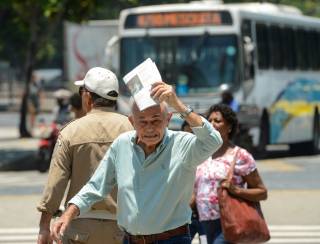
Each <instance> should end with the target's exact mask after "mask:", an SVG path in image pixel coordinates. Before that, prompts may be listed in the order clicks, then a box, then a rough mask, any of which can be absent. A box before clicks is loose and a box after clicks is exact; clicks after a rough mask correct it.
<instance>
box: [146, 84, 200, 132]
mask: <svg viewBox="0 0 320 244" xmlns="http://www.w3.org/2000/svg"><path fill="white" fill-rule="evenodd" d="M150 95H151V97H152V98H153V99H155V100H157V101H159V102H166V103H167V104H168V105H169V106H170V107H172V108H173V109H174V110H175V111H176V112H178V113H184V112H186V109H187V106H186V105H184V104H183V102H182V101H181V100H180V99H179V98H178V96H177V94H176V93H175V91H174V89H173V87H172V86H170V85H168V84H166V83H164V82H162V81H159V82H155V83H154V84H152V89H151V93H150ZM185 120H186V121H187V122H188V123H189V125H190V126H191V127H196V126H202V124H203V123H202V119H201V117H200V116H199V115H198V114H196V113H190V114H189V116H187V118H185Z"/></svg>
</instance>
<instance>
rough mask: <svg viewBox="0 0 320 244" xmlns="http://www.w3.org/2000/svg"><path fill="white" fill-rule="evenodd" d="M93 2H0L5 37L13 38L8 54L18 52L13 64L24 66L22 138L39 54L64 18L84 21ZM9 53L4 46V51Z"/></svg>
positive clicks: (61, 0)
mask: <svg viewBox="0 0 320 244" xmlns="http://www.w3.org/2000/svg"><path fill="white" fill-rule="evenodd" d="M95 4H96V1H94V0H82V1H77V0H24V1H20V0H11V1H8V0H6V1H2V2H1V5H0V7H1V10H0V20H3V22H6V24H7V25H6V30H7V31H8V32H9V30H10V33H8V34H9V35H8V36H6V38H8V39H9V40H12V41H14V42H13V45H10V46H11V48H12V49H14V50H13V51H14V52H11V55H12V54H13V53H15V52H17V53H16V54H17V55H16V56H18V57H19V56H20V59H18V60H16V65H19V66H20V67H23V68H22V69H21V70H22V72H21V73H22V75H21V77H22V78H23V80H24V81H25V92H24V94H23V99H22V102H21V109H20V127H19V131H20V136H21V137H26V136H30V133H29V131H28V130H27V128H26V116H27V98H28V95H29V84H30V80H31V76H32V72H33V69H34V67H35V64H36V62H37V58H38V55H39V53H41V51H43V48H44V47H45V46H46V45H47V44H48V43H50V41H51V38H53V37H54V34H55V32H56V31H57V29H58V28H59V27H60V26H61V25H62V20H63V19H68V20H72V21H77V22H79V21H82V20H85V19H87V18H89V17H90V14H91V13H92V12H93V10H94V9H95ZM12 30H13V31H12ZM3 33H4V32H2V36H3V35H4V34H3ZM12 34H13V35H12ZM0 48H1V45H0ZM9 51H10V49H9ZM9 53H10V52H8V49H7V54H8V55H9ZM21 60H23V61H21Z"/></svg>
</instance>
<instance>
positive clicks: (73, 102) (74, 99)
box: [69, 93, 86, 119]
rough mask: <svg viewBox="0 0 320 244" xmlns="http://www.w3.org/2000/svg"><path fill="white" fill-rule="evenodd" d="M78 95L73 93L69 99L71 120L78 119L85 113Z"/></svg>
mask: <svg viewBox="0 0 320 244" xmlns="http://www.w3.org/2000/svg"><path fill="white" fill-rule="evenodd" d="M81 100H82V99H81V96H80V94H79V93H74V94H72V96H71V97H70V99H69V104H70V105H69V110H70V112H71V113H72V114H73V118H75V119H79V118H81V117H83V116H85V115H86V112H85V111H84V109H83V108H82V101H81Z"/></svg>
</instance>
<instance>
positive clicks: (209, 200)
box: [194, 146, 256, 221]
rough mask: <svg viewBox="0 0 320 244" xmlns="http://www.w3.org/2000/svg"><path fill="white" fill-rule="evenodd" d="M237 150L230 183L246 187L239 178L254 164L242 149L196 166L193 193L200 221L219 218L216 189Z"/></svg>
mask: <svg viewBox="0 0 320 244" xmlns="http://www.w3.org/2000/svg"><path fill="white" fill-rule="evenodd" d="M238 150H239V153H238V159H237V162H236V166H235V171H234V175H233V179H232V182H233V184H235V185H238V186H240V187H246V184H245V182H244V180H243V178H242V177H241V176H246V175H248V174H250V173H251V172H252V171H254V170H255V169H256V163H255V160H254V159H253V157H252V155H251V154H250V153H249V152H248V151H246V150H245V149H243V148H240V147H238V146H236V147H234V148H233V149H232V150H230V151H229V152H228V153H226V154H225V155H223V156H221V157H218V158H215V159H212V158H211V157H210V158H208V159H207V160H206V161H204V162H203V163H202V164H201V165H199V166H198V168H197V172H196V180H195V189H194V191H195V196H196V199H197V200H196V201H197V208H198V212H199V218H200V220H201V221H204V220H215V219H218V218H220V211H219V204H218V196H217V189H218V186H219V182H220V181H221V180H222V179H225V177H226V175H227V173H228V171H229V168H230V164H231V163H232V160H233V158H234V156H235V154H236V153H237V151H238Z"/></svg>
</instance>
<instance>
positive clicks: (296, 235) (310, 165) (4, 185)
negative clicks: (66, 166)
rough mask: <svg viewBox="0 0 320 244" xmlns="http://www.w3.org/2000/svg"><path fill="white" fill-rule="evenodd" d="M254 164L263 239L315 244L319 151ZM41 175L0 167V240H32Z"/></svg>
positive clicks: (319, 235) (319, 227)
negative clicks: (260, 185) (262, 193)
mask: <svg viewBox="0 0 320 244" xmlns="http://www.w3.org/2000/svg"><path fill="white" fill-rule="evenodd" d="M258 168H259V170H260V173H261V175H262V178H263V180H264V182H265V184H266V185H267V186H268V189H269V197H268V200H267V201H265V202H262V208H263V211H264V215H265V218H266V220H267V222H268V224H269V226H270V230H271V233H272V239H271V241H270V242H269V243H320V209H319V202H320V177H319V175H320V156H309V157H308V156H307V157H295V158H282V159H272V160H259V161H258ZM46 176H47V174H41V173H39V172H37V171H35V170H30V171H21V172H14V171H9V172H0V202H1V208H0V215H1V216H2V218H0V243H25V244H27V243H29V244H31V243H34V241H35V238H36V234H37V226H38V221H39V214H38V213H37V211H36V209H35V207H36V204H37V202H38V201H39V199H40V194H41V192H42V189H43V185H44V184H45V181H46ZM194 243H197V242H194Z"/></svg>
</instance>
